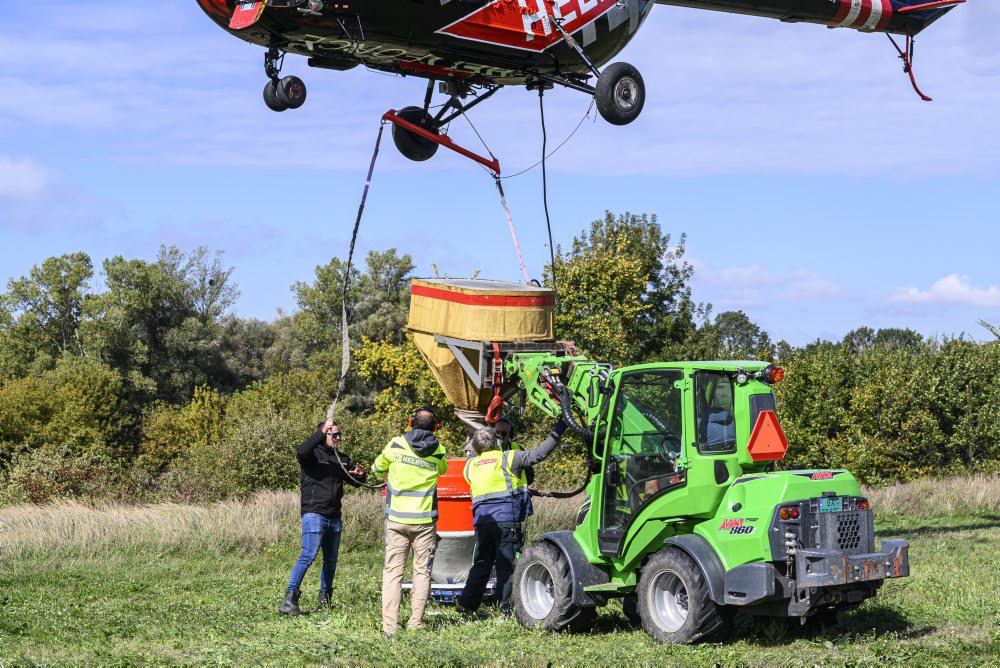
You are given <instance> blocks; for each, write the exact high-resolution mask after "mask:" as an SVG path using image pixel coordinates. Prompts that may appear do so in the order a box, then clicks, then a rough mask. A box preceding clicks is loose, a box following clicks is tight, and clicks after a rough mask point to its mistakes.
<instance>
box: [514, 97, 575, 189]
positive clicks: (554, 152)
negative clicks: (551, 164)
mask: <svg viewBox="0 0 1000 668" xmlns="http://www.w3.org/2000/svg"><path fill="white" fill-rule="evenodd" d="M593 108H594V100H593V99H591V100H590V106H589V107H587V111H585V112H584V114H583V117H582V118H581V119H580V122H579V123H577V124H576V127H575V128H573V131H572V132H570V133H569V135H568V136H567V137H566V138H565V139H563V140H562V141H561V142H559V145H558V146H556V147H555V148H554V149H552V153H549V154H548V156H543V157H549V158H551V157H552V156H554V155H555V154H556V153H558V152H559V149H561V148H562V147H563V146H565V145H566V142H568V141H569V140H570V139H572V138H573V135H575V134H576V131H577V130H579V129H580V126H581V125H583V122H584V121H585V120H587V119H588V118H590V110H591V109H593ZM540 164H542V161H541V160H539V161H538V162H536V163H535V164H533V165H532V166H531V167H527V168H525V169H522V170H521V171H519V172H515V173H513V174H510V175H509V176H501V177H500V178H502V179H504V180H506V179H512V178H514V177H516V176H521V175H522V174H527V173H528V172H530V171H531V170H533V169H534V168H535V167H538V165H540Z"/></svg>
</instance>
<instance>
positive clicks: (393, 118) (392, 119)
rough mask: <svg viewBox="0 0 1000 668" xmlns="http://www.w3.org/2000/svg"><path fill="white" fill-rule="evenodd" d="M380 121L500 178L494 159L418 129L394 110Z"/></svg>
mask: <svg viewBox="0 0 1000 668" xmlns="http://www.w3.org/2000/svg"><path fill="white" fill-rule="evenodd" d="M382 120H383V121H388V122H389V123H394V124H395V125H398V126H400V127H402V128H405V129H407V130H409V131H410V132H412V133H414V134H418V135H420V136H421V137H423V138H425V139H427V140H429V141H432V142H434V143H435V144H438V145H439V146H444V147H445V148H447V149H451V150H452V151H454V152H455V153H458V154H460V155H464V156H465V157H466V158H469V159H470V160H473V161H475V162H478V163H479V164H480V165H483V166H484V167H486V168H487V169H489V170H491V171H492V172H493V173H494V174H495V175H497V176H500V161H499V160H497V159H496V158H493V159H492V160H488V159H486V158H484V157H483V156H481V155H478V154H476V153H473V152H472V151H470V150H469V149H467V148H463V147H461V146H459V145H458V144H456V143H455V142H453V141H452V140H451V138H450V137H449V136H448V135H442V134H438V133H436V132H431V131H430V130H426V129H424V128H422V127H420V126H419V125H415V124H413V123H410V122H409V121H405V120H403V119H402V118H400V117H399V116H397V115H396V110H395V109H390V110H389V111H387V112H385V114H383V115H382Z"/></svg>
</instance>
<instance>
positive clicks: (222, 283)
mask: <svg viewBox="0 0 1000 668" xmlns="http://www.w3.org/2000/svg"><path fill="white" fill-rule="evenodd" d="M414 269H415V265H414V264H413V261H412V258H411V257H410V256H409V255H400V254H399V253H398V252H397V250H396V249H388V250H384V251H372V252H370V253H369V254H368V255H367V257H366V258H365V260H364V263H363V266H361V267H356V268H352V269H351V276H350V281H349V285H350V288H349V290H348V293H347V304H346V307H347V310H348V315H349V319H350V322H351V326H350V340H351V347H352V355H353V358H354V365H353V373H352V374H351V375H350V376H349V379H348V385H347V388H346V396H344V397H343V398H342V400H341V402H340V404H339V406H338V415H337V417H338V419H339V420H340V421H341V424H342V428H343V431H344V432H345V433H346V434H348V439H346V441H345V449H349V450H352V453H353V454H355V456H357V457H359V458H361V459H362V460H368V459H371V458H372V457H374V454H375V453H376V452H377V451H378V450H379V449H380V448H381V447H382V445H383V444H384V442H385V441H386V440H387V439H388V438H389V437H391V436H392V435H394V434H395V433H397V432H398V431H399V429H400V428H401V425H402V424H403V422H404V420H405V415H406V414H407V412H408V411H410V410H411V409H412V408H413V407H414V406H417V405H421V404H431V405H434V406H438V407H440V409H441V413H442V414H445V415H446V414H447V413H448V412H449V411H447V402H446V400H445V398H444V395H443V393H442V392H441V390H440V388H438V387H437V385H436V383H435V381H434V379H433V377H432V376H431V375H430V372H429V370H428V369H427V368H426V366H425V365H424V363H423V360H422V359H421V358H420V356H419V354H418V353H417V351H416V349H415V348H414V347H413V346H412V344H411V343H410V342H409V341H408V340H407V339H406V337H405V333H404V325H405V323H406V315H407V308H408V303H409V281H410V279H411V278H412V277H413V275H414ZM345 270H346V266H345V263H344V262H343V261H341V260H340V259H337V258H333V259H331V260H330V262H328V263H327V264H325V265H321V266H318V267H316V270H315V276H314V278H313V280H312V281H311V282H298V283H295V284H293V285H292V286H291V291H292V293H293V294H294V296H295V302H296V308H295V309H294V311H293V312H291V313H281V312H279V313H278V315H277V316H276V317H275V318H273V319H272V320H271V321H262V320H258V319H253V318H241V317H238V316H236V315H234V314H233V313H231V309H232V307H233V305H234V304H235V302H236V300H237V299H238V297H239V295H240V292H239V288H238V286H237V285H236V283H235V281H234V280H233V271H234V268H233V267H227V266H226V265H225V263H224V262H223V254H222V253H221V252H219V251H216V252H214V253H213V252H210V251H209V250H208V249H206V248H196V249H194V250H193V251H190V252H185V251H182V250H180V249H178V248H175V247H162V248H161V249H160V252H159V254H158V255H157V257H156V259H155V260H152V261H145V260H137V259H125V258H123V257H120V256H116V257H113V258H109V259H107V260H105V261H104V262H103V263H102V265H101V268H100V271H99V272H95V268H94V266H93V263H92V260H91V258H90V257H88V256H87V255H86V254H85V253H72V254H67V255H62V256H59V257H51V258H48V259H46V260H45V261H44V262H42V263H41V264H40V265H37V266H35V267H33V268H32V269H31V271H30V272H29V273H28V275H27V276H24V277H21V278H18V279H12V280H10V281H9V282H8V284H7V289H6V292H4V293H3V294H2V295H0V503H3V502H6V503H11V502H21V501H35V502H39V501H46V500H49V499H52V498H58V497H67V496H70V497H85V498H121V499H131V500H158V499H171V500H198V501H202V500H214V499H220V498H226V497H229V496H233V495H244V494H248V493H251V492H253V491H254V490H257V489H273V488H285V487H291V486H294V485H295V484H296V482H297V468H296V464H295V461H294V458H293V456H292V452H293V449H294V447H295V445H296V444H297V443H298V442H299V441H300V440H302V439H303V438H304V437H305V436H306V435H307V434H308V433H310V432H311V431H312V430H313V429H314V428H315V426H316V423H317V422H318V421H320V420H321V418H322V417H323V414H324V412H325V409H326V406H328V405H329V402H330V400H331V398H332V395H333V393H334V391H335V388H336V385H337V380H338V376H339V369H340V360H341V331H340V327H341V319H340V312H341V303H342V299H343V294H342V286H343V280H344V272H345ZM693 272H694V270H693V268H692V266H691V265H690V264H689V263H688V262H687V261H686V260H685V238H684V236H683V235H682V236H681V237H680V238H679V239H677V240H674V239H672V238H671V236H670V235H669V234H666V233H664V232H663V230H662V228H661V226H660V224H659V223H658V221H657V219H656V217H655V216H647V215H633V214H629V213H626V214H622V215H618V216H615V215H612V214H611V213H607V214H606V215H605V217H604V218H603V219H600V220H596V221H593V222H592V223H590V224H589V225H588V226H587V227H585V228H584V229H583V230H581V232H580V233H579V234H578V235H577V236H576V237H574V238H573V240H572V242H571V243H570V244H569V246H568V247H565V248H563V247H559V248H557V249H556V253H555V262H554V266H552V265H549V266H546V267H545V272H544V282H545V283H546V284H547V285H548V286H550V287H551V286H552V285H553V276H554V278H555V286H556V288H557V291H558V296H559V307H558V309H557V311H556V333H557V335H558V336H559V337H560V338H563V339H569V340H573V341H574V342H575V343H576V344H577V346H578V348H580V349H581V350H583V351H585V352H587V353H590V354H592V355H593V356H594V357H595V358H598V359H601V360H604V361H609V362H611V363H613V364H616V365H625V364H634V363H641V362H648V361H655V360H681V359H762V360H776V361H779V362H780V363H781V364H783V365H784V366H785V368H786V371H787V375H786V378H787V380H786V381H785V382H784V383H782V384H780V385H778V386H777V388H776V393H777V397H778V402H779V404H778V405H779V412H780V416H781V418H782V424H783V426H784V427H785V430H786V432H787V434H788V437H789V441H790V442H791V444H792V448H791V450H790V452H789V455H788V457H787V458H786V461H785V465H786V466H796V467H804V466H846V467H848V468H850V469H852V470H853V471H854V472H855V473H856V474H857V475H858V476H859V477H860V478H861V479H863V480H865V481H867V482H871V483H880V482H890V481H895V480H905V479H910V478H914V477H919V476H925V475H933V474H942V473H951V472H959V471H961V472H966V471H972V470H986V471H994V472H995V471H998V470H1000V421H998V420H997V419H996V417H995V416H996V415H998V414H1000V387H998V386H997V385H996V384H995V383H993V382H992V379H993V378H995V377H996V376H997V375H998V374H1000V331H998V330H997V328H995V327H992V326H990V325H988V324H987V323H983V324H984V326H985V327H986V328H987V329H988V330H989V332H990V334H991V336H992V338H993V339H994V340H991V341H989V342H987V343H978V342H975V341H971V340H969V339H967V338H963V337H959V338H951V339H943V340H936V339H931V340H925V339H924V338H923V337H922V336H921V335H920V334H918V333H917V332H914V331H912V330H907V329H882V330H878V331H875V330H872V329H870V328H866V327H862V328H859V329H856V330H854V331H853V332H851V333H849V334H848V335H847V336H846V337H844V339H843V340H841V341H837V342H831V341H816V342H814V343H811V344H809V345H806V346H801V347H794V346H791V345H789V344H788V343H787V342H784V341H778V342H773V341H772V340H771V338H770V336H769V335H768V333H767V332H765V331H764V330H762V329H761V328H760V327H759V326H758V325H756V324H755V323H753V322H752V321H751V320H750V318H748V317H747V316H746V314H745V313H743V312H742V311H726V312H722V313H718V314H716V313H713V309H712V307H711V305H710V304H706V303H702V302H698V301H695V299H694V296H693V294H692V289H691V278H692V276H693ZM521 421H522V422H523V424H522V425H520V426H521V427H522V430H521V431H522V433H523V434H525V440H528V441H530V439H531V438H533V435H534V436H539V437H540V436H541V434H542V433H544V430H545V429H546V427H547V425H544V424H541V423H540V422H539V416H537V415H534V414H533V413H532V412H530V411H529V412H528V413H527V414H525V416H524V417H523V419H522V420H521ZM463 435H464V428H463V427H461V425H460V424H459V423H458V422H457V420H454V419H446V420H445V424H444V427H443V432H442V441H443V442H445V443H447V444H449V445H450V446H451V448H452V449H453V454H458V448H459V447H460V446H461V444H462V442H463V441H464V438H463ZM582 447H583V446H582V445H581V444H576V445H575V446H573V447H570V448H565V449H564V451H563V452H561V453H560V456H559V457H557V458H556V459H555V460H554V461H553V462H552V463H551V464H550V465H547V467H546V473H545V474H544V475H545V477H544V478H543V480H542V482H545V483H548V484H550V485H553V486H559V485H571V484H573V483H574V482H575V479H576V478H578V477H580V476H581V475H582V466H581V464H580V462H579V459H580V458H579V457H578V456H577V455H579V454H580V451H581V450H582Z"/></svg>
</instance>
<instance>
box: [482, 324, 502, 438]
mask: <svg viewBox="0 0 1000 668" xmlns="http://www.w3.org/2000/svg"><path fill="white" fill-rule="evenodd" d="M502 386H503V361H502V360H501V359H500V344H499V343H497V342H496V341H494V342H493V399H492V400H490V405H489V408H487V409H486V424H496V423H497V421H498V420H499V419H500V409H501V408H503V397H502V396H500V388H501V387H502Z"/></svg>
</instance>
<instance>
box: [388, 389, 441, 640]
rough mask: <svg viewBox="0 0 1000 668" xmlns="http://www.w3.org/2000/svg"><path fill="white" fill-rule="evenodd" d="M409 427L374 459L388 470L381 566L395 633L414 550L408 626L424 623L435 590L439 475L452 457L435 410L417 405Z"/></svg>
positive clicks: (391, 629) (390, 631) (391, 630)
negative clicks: (439, 433) (439, 432)
mask: <svg viewBox="0 0 1000 668" xmlns="http://www.w3.org/2000/svg"><path fill="white" fill-rule="evenodd" d="M409 426H410V430H409V431H407V432H406V433H405V434H404V435H402V436H397V437H396V438H394V439H392V440H391V441H389V444H388V445H386V446H385V449H384V450H382V453H381V454H380V455H379V456H378V457H377V458H376V459H375V463H374V464H372V471H374V472H375V473H376V474H377V475H385V474H388V479H387V484H386V488H385V564H384V568H383V570H382V630H383V631H384V632H385V636H386V638H391V637H392V636H393V634H394V633H396V630H397V629H398V627H399V604H400V602H401V600H402V598H403V571H404V570H405V568H406V558H407V556H408V555H409V553H410V551H411V550H412V552H413V591H412V592H411V593H410V607H411V612H410V619H409V620H408V621H407V623H406V628H408V629H411V630H416V629H422V628H423V627H424V607H425V606H426V605H427V597H428V595H429V594H430V590H431V564H432V562H433V560H434V549H435V548H436V547H437V514H438V511H437V481H438V476H440V475H442V474H444V473H445V472H446V471H447V470H448V459H447V457H446V456H445V452H444V446H442V445H441V444H440V443H439V442H438V440H437V438H435V436H434V431H435V430H436V429H437V428H438V423H437V417H436V416H435V415H434V410H433V409H431V408H429V407H427V406H424V407H422V408H418V409H417V410H416V412H415V413H413V415H411V416H410V419H409Z"/></svg>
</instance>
